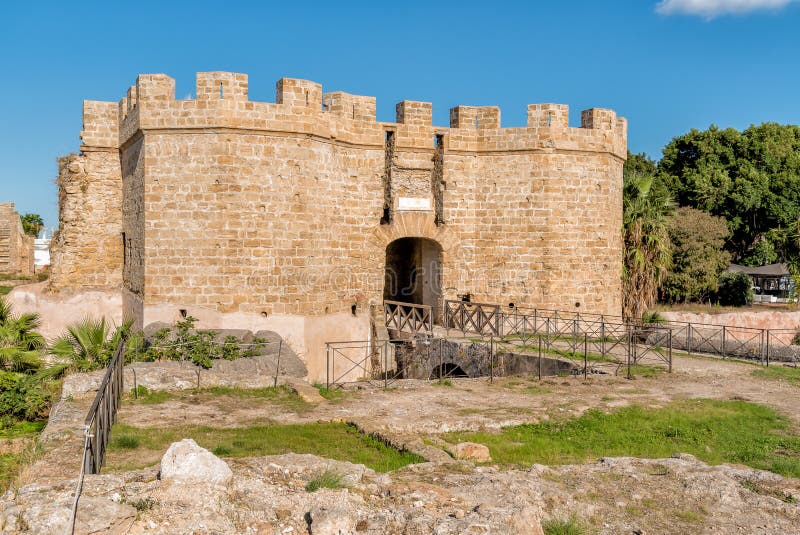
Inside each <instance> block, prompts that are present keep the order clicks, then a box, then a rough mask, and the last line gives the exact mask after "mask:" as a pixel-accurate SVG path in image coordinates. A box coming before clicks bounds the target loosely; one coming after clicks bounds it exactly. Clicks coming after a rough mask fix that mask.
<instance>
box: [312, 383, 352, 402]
mask: <svg viewBox="0 0 800 535" xmlns="http://www.w3.org/2000/svg"><path fill="white" fill-rule="evenodd" d="M314 386H315V387H316V388H317V390H319V395H320V396H322V397H323V398H325V399H327V400H328V401H333V402H334V403H336V402H340V401H344V400H345V398H347V394H348V393H347V392H345V391H344V390H342V389H341V388H326V387H325V385H319V384H315V385H314Z"/></svg>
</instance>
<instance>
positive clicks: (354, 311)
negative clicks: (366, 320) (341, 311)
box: [350, 305, 357, 316]
mask: <svg viewBox="0 0 800 535" xmlns="http://www.w3.org/2000/svg"><path fill="white" fill-rule="evenodd" d="M356 308H357V307H356V305H352V306H351V307H350V312H352V313H353V316H355V315H356Z"/></svg>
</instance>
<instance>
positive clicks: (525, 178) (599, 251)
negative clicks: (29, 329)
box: [65, 72, 627, 361]
mask: <svg viewBox="0 0 800 535" xmlns="http://www.w3.org/2000/svg"><path fill="white" fill-rule="evenodd" d="M196 95H197V98H196V99H191V100H176V99H175V83H174V80H172V79H171V78H169V77H168V76H165V75H141V76H139V77H138V79H137V81H136V85H135V86H133V87H131V88H130V89H129V90H128V92H127V94H126V96H125V97H124V98H123V99H121V100H120V102H119V103H87V106H86V107H85V109H84V131H83V133H82V136H83V138H84V146H83V147H82V149H84V155H83V156H81V157H80V158H84V159H91V158H100V156H97V155H99V154H100V153H102V152H103V151H108V153H109V154H112V151H111V150H110V149H109V144H114V143H116V146H117V147H119V149H118V151H117V149H113V153H116V154H118V156H117V158H118V161H117V168H116V169H117V170H116V175H114V165H113V161H112V160H113V156H109V160H108V161H107V162H106V164H107V165H106V167H103V168H102V170H101V167H102V166H99V165H95V166H94V167H93V168H92V169H93V172H94V173H95V174H96V175H97V176H98V178H97V180H98V181H100V182H103V181H104V180H111V178H112V177H115V178H116V182H117V184H118V189H119V191H120V197H121V201H120V202H121V203H122V205H123V209H122V215H121V216H120V215H118V218H119V225H120V226H119V228H120V229H121V232H122V233H124V235H125V246H124V247H122V240H121V239H119V234H117V240H116V242H117V244H118V246H119V249H120V250H119V251H117V258H118V265H116V266H113V265H112V269H111V270H110V271H114V270H121V271H122V272H123V273H124V275H120V277H121V278H122V279H123V280H124V282H123V286H124V291H123V302H124V306H123V308H124V310H125V314H126V315H132V316H133V317H135V318H136V319H137V322H138V323H140V324H147V323H150V322H151V321H156V320H164V321H173V320H174V319H177V318H178V317H180V311H181V310H184V311H186V312H187V313H188V314H192V315H195V316H197V317H200V318H201V320H202V321H203V323H204V326H207V327H212V328H213V327H223V326H226V327H232V326H234V325H233V324H232V323H231V322H233V321H236V322H239V323H241V322H245V323H247V324H248V325H252V326H253V327H254V328H274V329H275V330H278V332H281V334H283V335H284V336H290V337H293V338H292V339H294V340H295V342H296V346H297V347H296V349H298V350H299V352H300V353H303V351H305V350H306V349H308V351H309V353H308V355H307V356H308V358H307V361H309V358H312V356H313V358H317V359H318V358H320V355H319V354H318V353H319V351H318V350H319V348H318V347H316V346H317V345H319V344H318V343H317V342H318V340H317V338H315V337H318V335H319V333H321V332H324V333H338V334H337V336H336V338H337V339H342V338H348V337H350V338H353V339H359V338H361V339H363V338H365V337H366V336H365V334H366V333H367V331H368V326H369V321H368V310H369V305H377V304H379V303H380V301H381V299H382V295H383V284H384V263H385V255H386V246H387V245H388V243H390V242H391V241H392V240H394V239H397V238H400V237H406V236H417V237H425V238H429V239H433V240H435V241H437V242H438V243H440V245H441V246H442V249H443V254H442V259H443V265H442V278H443V289H444V293H445V298H456V297H457V296H458V295H461V294H465V293H470V294H472V296H473V299H474V300H477V301H488V302H497V303H504V304H506V303H507V302H514V303H516V304H519V305H531V306H539V307H552V308H560V309H574V307H575V303H580V310H582V311H587V312H600V313H606V314H619V310H620V291H621V288H620V275H621V272H620V271H621V255H622V249H621V237H620V226H621V205H622V194H621V189H622V163H623V161H624V158H625V157H626V128H627V124H626V122H625V120H624V119H621V118H617V116H616V114H615V113H614V112H613V111H611V110H603V109H592V110H587V111H584V112H583V113H582V116H581V123H582V124H581V127H579V128H574V127H571V126H570V125H569V123H568V117H569V110H568V107H567V106H565V105H560V104H534V105H530V106H529V107H528V126H527V127H522V128H502V127H501V122H500V115H501V112H500V110H499V109H498V108H497V107H493V106H458V107H456V108H453V109H452V110H451V112H450V123H451V124H450V127H449V128H448V127H440V126H434V125H432V122H431V117H432V106H431V104H430V103H426V102H415V101H403V102H401V103H399V104H398V105H397V108H396V111H397V117H396V122H394V123H383V122H377V121H376V119H375V99H374V97H367V96H359V95H351V94H348V93H343V92H332V93H323V91H322V87H321V86H320V85H319V84H316V83H314V82H311V81H307V80H296V79H286V78H285V79H282V80H280V81H279V82H278V83H277V85H276V99H275V102H274V103H269V102H251V101H249V100H248V80H247V76H246V75H244V74H237V73H224V72H211V73H198V75H197V88H196ZM387 132H391V133H392V134H391V136H392V141H391V143H389V142H388V141H387ZM115 133H116V142H114V134H115ZM92 155H95V156H92ZM437 162H440V163H441V165H439V163H437ZM439 169H441V173H440V171H439ZM87 176H89V174H88V173H87ZM92 180H94V179H92ZM73 182H77V181H76V180H75V179H74V178H70V180H65V184H67V183H73ZM109 183H110V182H109ZM387 184H390V186H391V187H390V188H389V191H390V197H391V200H392V205H391V206H390V207H389V208H390V210H389V213H388V215H387V214H384V198H385V192H384V188H385V186H386V185H387ZM440 190H441V192H442V193H441V195H442V199H443V202H442V210H441V213H434V210H433V208H434V207H435V202H434V201H435V198H436V195H438V193H437V191H440ZM89 191H92V192H94V191H95V190H89ZM84 193H86V192H84ZM89 197H90V198H87V199H86V201H87V202H88V204H89V205H92V203H93V202H95V201H96V200H97V199H98V198H100V197H99V196H98V195H96V194H95V193H91V194H90V195H89ZM400 197H412V198H415V199H420V198H423V199H425V198H427V199H430V200H431V207H432V209H431V210H428V211H407V210H405V211H404V210H400V209H399V206H398V204H399V199H400ZM115 206H119V205H118V204H114V203H106V204H105V207H106V209H108V210H111V209H112V207H115ZM114 209H115V210H118V209H117V208H114ZM98 210H99V211H100V213H102V212H103V210H102V209H100V208H99V207H98ZM439 217H441V219H442V220H443V222H444V223H443V224H442V222H441V221H440V220H439ZM386 218H388V221H386V220H384V221H383V224H382V223H381V220H382V219H386ZM84 220H85V217H84ZM70 226H72V223H71V224H70ZM71 258H78V257H77V256H75V255H73V257H71ZM73 263H74V262H73ZM112 264H113V263H112ZM116 272H118V271H116ZM116 272H115V273H116ZM114 276H116V275H115V274H111V275H109V277H111V278H113V277H114ZM88 280H91V277H88ZM353 305H355V306H356V317H353V316H352V312H351V307H352V306H353ZM344 317H347V318H352V321H349V320H348V321H347V322H345V321H343V319H342V318H344ZM298 322H299V323H298ZM309 322H310V323H309ZM337 329H339V330H337ZM312 330H313V331H314V332H312ZM332 335H333V334H332ZM312 346H314V347H312ZM312 354H313V355H312ZM323 357H324V355H323ZM312 360H313V359H312Z"/></svg>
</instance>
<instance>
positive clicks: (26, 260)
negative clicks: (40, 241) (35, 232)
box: [0, 203, 34, 277]
mask: <svg viewBox="0 0 800 535" xmlns="http://www.w3.org/2000/svg"><path fill="white" fill-rule="evenodd" d="M33 240H34V238H33V236H28V235H27V234H25V231H24V230H23V229H22V221H21V220H20V218H19V213H17V211H16V210H14V203H0V275H12V276H14V275H21V276H24V277H29V276H31V275H33V270H34V268H33Z"/></svg>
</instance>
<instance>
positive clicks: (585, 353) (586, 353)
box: [583, 333, 589, 379]
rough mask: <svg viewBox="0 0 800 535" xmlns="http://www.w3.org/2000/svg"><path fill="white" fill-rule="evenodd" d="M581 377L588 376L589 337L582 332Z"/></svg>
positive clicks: (585, 377)
mask: <svg viewBox="0 0 800 535" xmlns="http://www.w3.org/2000/svg"><path fill="white" fill-rule="evenodd" d="M583 378H584V379H588V378H589V338H588V335H587V334H586V333H583Z"/></svg>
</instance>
